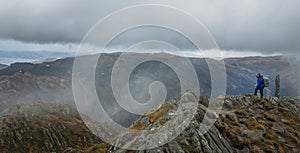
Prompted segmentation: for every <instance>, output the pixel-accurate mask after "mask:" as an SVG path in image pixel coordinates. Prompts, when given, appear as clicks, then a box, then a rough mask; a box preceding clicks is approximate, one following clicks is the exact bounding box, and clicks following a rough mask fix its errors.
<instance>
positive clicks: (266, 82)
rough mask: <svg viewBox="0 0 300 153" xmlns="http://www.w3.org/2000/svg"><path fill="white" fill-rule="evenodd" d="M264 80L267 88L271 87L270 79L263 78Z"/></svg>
mask: <svg viewBox="0 0 300 153" xmlns="http://www.w3.org/2000/svg"><path fill="white" fill-rule="evenodd" d="M263 79H264V84H265V87H269V85H270V79H269V78H268V77H263Z"/></svg>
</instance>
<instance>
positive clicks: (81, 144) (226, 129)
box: [0, 94, 300, 153]
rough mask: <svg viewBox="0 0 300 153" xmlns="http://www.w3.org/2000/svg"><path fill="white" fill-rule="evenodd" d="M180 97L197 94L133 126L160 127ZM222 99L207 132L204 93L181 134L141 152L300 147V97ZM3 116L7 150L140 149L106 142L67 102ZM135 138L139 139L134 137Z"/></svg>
mask: <svg viewBox="0 0 300 153" xmlns="http://www.w3.org/2000/svg"><path fill="white" fill-rule="evenodd" d="M181 98H185V99H188V98H193V94H188V95H186V94H185V95H183V96H182V97H180V98H176V99H173V100H171V101H169V102H166V103H163V104H162V105H161V106H160V107H159V108H157V109H155V110H153V111H151V112H148V113H146V114H145V115H143V116H141V117H140V118H139V119H138V120H137V121H136V122H135V123H134V124H133V125H132V126H131V127H130V128H129V130H141V129H148V130H151V131H153V130H154V131H155V130H156V129H157V128H159V127H160V126H161V125H164V124H165V123H167V122H168V120H170V119H172V118H176V117H177V116H178V115H179V114H177V113H176V112H173V111H174V110H176V109H177V106H178V105H180V104H182V102H184V101H180V100H179V99H181ZM194 98H196V97H194ZM223 100H224V107H223V109H222V111H221V113H220V115H216V114H214V113H208V114H207V117H208V119H217V121H216V123H215V124H214V125H213V126H212V128H211V129H210V130H209V131H208V132H207V133H205V134H204V135H202V134H201V131H200V130H201V129H199V127H200V125H201V122H202V120H203V118H204V114H205V112H206V111H207V107H206V106H207V105H208V100H207V99H206V98H204V97H200V98H199V106H198V108H197V113H196V115H195V117H194V118H193V119H192V120H191V122H190V123H189V125H188V126H187V128H185V129H184V131H183V132H182V133H181V134H180V135H178V136H177V137H176V138H175V139H174V140H172V141H170V142H168V143H167V144H165V145H163V146H160V147H158V148H155V149H150V150H146V151H142V152H191V153H192V152H207V153H210V152H243V153H244V152H279V153H285V152H294V153H297V152H299V151H300V145H299V144H300V140H299V137H300V133H299V129H300V116H299V112H300V106H299V103H300V101H299V99H292V98H288V97H283V98H280V99H277V98H274V97H268V98H264V99H260V98H258V97H255V96H253V95H240V96H226V97H224V98H222V97H220V98H218V99H217V100H216V101H214V103H215V104H218V103H220V102H222V101H223ZM184 111H189V110H184ZM0 121H1V122H0V131H1V132H0V142H1V147H0V151H2V152H3V151H4V150H5V151H6V152H28V150H32V151H33V152H37V151H39V152H40V151H43V152H45V151H47V152H48V151H56V152H61V151H63V150H64V151H66V152H135V151H130V150H123V149H121V148H118V147H114V146H109V145H108V144H105V143H103V142H101V141H100V140H99V138H97V137H95V136H93V135H92V134H91V132H89V131H88V130H87V128H86V127H85V126H84V124H83V122H82V121H81V120H80V117H79V116H78V114H77V112H76V111H75V110H74V109H72V107H70V106H67V105H61V104H52V103H41V102H39V103H31V104H19V105H17V106H15V107H13V108H11V109H9V110H7V111H5V113H4V114H2V115H1V119H0ZM168 131H169V132H170V131H171V132H172V130H168ZM168 131H165V132H168ZM126 132H128V131H123V132H122V133H120V135H124V134H125V133H126ZM140 136H141V135H140ZM137 137H139V135H135V136H131V137H126V138H125V139H118V140H117V141H115V142H114V144H115V145H118V146H120V145H121V146H134V145H138V144H140V145H138V146H139V147H141V148H143V145H141V144H143V143H140V142H139V139H136V138H137ZM163 137H164V136H163V135H158V136H157V137H154V139H153V138H152V139H151V140H156V141H150V142H148V144H156V143H159V140H160V139H161V140H162V139H163ZM131 139H134V140H135V141H130V140H131ZM122 140H123V141H122ZM136 152H139V151H136Z"/></svg>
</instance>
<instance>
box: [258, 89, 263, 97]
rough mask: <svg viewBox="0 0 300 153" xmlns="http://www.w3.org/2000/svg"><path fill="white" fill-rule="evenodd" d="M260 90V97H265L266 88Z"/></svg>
mask: <svg viewBox="0 0 300 153" xmlns="http://www.w3.org/2000/svg"><path fill="white" fill-rule="evenodd" d="M259 90H260V98H263V97H264V88H261V89H259Z"/></svg>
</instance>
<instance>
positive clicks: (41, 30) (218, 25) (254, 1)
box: [0, 0, 300, 54]
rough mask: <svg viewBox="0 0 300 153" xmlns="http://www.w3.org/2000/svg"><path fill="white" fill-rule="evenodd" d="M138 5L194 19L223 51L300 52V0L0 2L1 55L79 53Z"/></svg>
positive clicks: (57, 0)
mask: <svg viewBox="0 0 300 153" xmlns="http://www.w3.org/2000/svg"><path fill="white" fill-rule="evenodd" d="M137 4H165V5H169V6H173V7H177V8H179V9H182V10H184V11H186V12H188V13H190V14H191V15H193V16H195V17H196V18H198V19H199V20H200V21H201V22H202V23H203V24H204V25H205V26H206V27H207V28H208V29H209V30H210V32H211V33H212V35H213V36H214V37H215V39H216V41H217V43H218V45H219V47H220V48H221V49H222V50H228V51H232V50H236V51H245V52H249V51H257V52H260V54H273V53H282V54H286V53H296V54H297V53H298V52H299V50H300V9H299V8H300V1H299V0H288V1H283V0H226V1H220V0H189V1H183V0H181V1H179V0H151V1H150V0H149V1H141V0H105V1H103V0H89V1H84V0H42V1H41V0H26V1H24V0H0V24H1V25H0V45H1V46H0V50H3V49H8V50H14V49H15V50H20V49H22V45H24V46H26V47H25V49H26V50H30V49H31V47H32V49H40V50H42V49H43V48H44V49H45V48H51V49H52V50H75V49H76V44H78V43H80V41H81V40H82V38H83V36H84V35H85V34H86V32H87V31H88V30H89V29H90V28H91V27H92V26H93V25H94V24H95V23H96V22H97V21H99V20H100V19H102V18H103V17H105V16H107V15H108V14H110V13H112V12H114V11H117V10H119V9H122V8H125V7H129V6H132V5H137ZM158 18H159V16H158ZM170 18H176V16H170ZM178 21H179V22H180V18H178ZM116 24H117V23H116ZM145 34H147V32H145ZM151 34H153V35H155V34H157V35H158V37H159V33H155V32H154V33H151ZM136 35H138V36H140V35H142V34H141V33H138V32H137V33H136ZM129 36H130V35H129ZM129 36H128V37H127V38H126V39H127V41H130V40H131V38H130V37H129ZM131 36H132V35H131ZM165 37H167V36H165ZM170 39H172V38H171V36H170ZM8 42H9V43H8ZM5 44H6V45H5ZM16 44H17V45H16ZM118 45H119V47H120V45H121V46H122V44H118ZM14 46H16V47H15V48H14ZM20 46H21V47H20ZM18 47H19V48H18ZM51 49H50V50H51Z"/></svg>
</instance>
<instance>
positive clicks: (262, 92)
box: [254, 88, 264, 98]
mask: <svg viewBox="0 0 300 153" xmlns="http://www.w3.org/2000/svg"><path fill="white" fill-rule="evenodd" d="M258 90H259V92H260V98H263V97H264V88H255V93H254V95H257V91H258Z"/></svg>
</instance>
